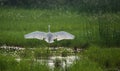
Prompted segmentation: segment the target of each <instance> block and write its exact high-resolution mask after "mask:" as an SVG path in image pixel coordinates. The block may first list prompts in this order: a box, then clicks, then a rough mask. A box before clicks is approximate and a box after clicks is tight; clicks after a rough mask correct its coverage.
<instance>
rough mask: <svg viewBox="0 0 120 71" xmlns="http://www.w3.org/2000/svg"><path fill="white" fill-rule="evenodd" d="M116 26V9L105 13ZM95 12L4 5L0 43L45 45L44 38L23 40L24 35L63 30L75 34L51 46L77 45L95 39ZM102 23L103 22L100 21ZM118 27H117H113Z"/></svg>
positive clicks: (96, 24)
mask: <svg viewBox="0 0 120 71" xmlns="http://www.w3.org/2000/svg"><path fill="white" fill-rule="evenodd" d="M102 16H108V17H109V16H110V17H111V18H113V20H110V22H113V23H114V24H116V25H115V26H116V27H119V24H118V23H119V22H120V20H119V19H120V18H119V17H120V13H119V12H118V13H105V14H102ZM99 20H100V19H99V15H98V14H88V13H79V14H78V13H77V12H70V11H60V10H39V9H21V8H20V9H14V8H10V9H8V8H7V9H4V8H0V45H4V44H6V45H12V46H13V45H14V46H24V47H34V46H46V45H48V44H47V43H45V41H39V40H36V39H35V40H26V39H25V38H24V35H25V34H27V33H30V32H33V31H37V30H38V31H45V32H47V31H48V27H47V26H48V25H49V24H50V25H51V31H52V32H57V31H67V32H69V33H71V34H73V35H75V39H74V40H71V41H67V40H63V41H60V42H59V43H58V42H56V43H54V44H53V46H69V47H70V46H78V47H80V45H81V44H84V43H86V42H91V43H97V42H99V40H100V37H99V32H98V31H99ZM101 21H102V20H101ZM103 23H104V22H103ZM117 30H119V28H118V29H117Z"/></svg>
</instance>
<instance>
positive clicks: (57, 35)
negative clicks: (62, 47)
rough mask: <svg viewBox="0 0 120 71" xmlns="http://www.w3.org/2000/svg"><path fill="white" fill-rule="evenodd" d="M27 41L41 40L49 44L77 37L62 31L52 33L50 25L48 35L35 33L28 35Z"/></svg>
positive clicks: (26, 36)
mask: <svg viewBox="0 0 120 71" xmlns="http://www.w3.org/2000/svg"><path fill="white" fill-rule="evenodd" d="M24 37H25V38H26V39H33V38H35V39H39V40H45V41H46V42H47V43H53V42H54V40H55V39H56V40H57V41H60V40H63V39H74V38H75V36H74V35H72V34H70V33H68V32H65V31H60V32H54V33H52V32H50V25H48V33H46V32H40V31H35V32H32V33H29V34H26V35H25V36H24Z"/></svg>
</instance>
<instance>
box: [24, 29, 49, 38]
mask: <svg viewBox="0 0 120 71" xmlns="http://www.w3.org/2000/svg"><path fill="white" fill-rule="evenodd" d="M46 34H47V33H45V32H39V31H35V32H32V33H29V34H26V35H24V37H25V38H26V39H32V38H36V39H40V40H43V39H44V38H45V37H46Z"/></svg>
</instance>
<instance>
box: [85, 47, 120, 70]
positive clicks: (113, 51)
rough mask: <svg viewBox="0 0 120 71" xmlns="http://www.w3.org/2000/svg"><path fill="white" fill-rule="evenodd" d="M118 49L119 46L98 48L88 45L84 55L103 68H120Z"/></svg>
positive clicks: (119, 50)
mask: <svg viewBox="0 0 120 71" xmlns="http://www.w3.org/2000/svg"><path fill="white" fill-rule="evenodd" d="M119 52H120V49H119V48H99V47H96V46H93V47H90V48H89V49H88V50H86V52H85V56H86V57H88V58H89V59H90V60H92V61H94V62H96V63H98V64H99V65H100V66H101V67H102V68H104V69H109V68H110V69H113V70H114V69H120V53H119Z"/></svg>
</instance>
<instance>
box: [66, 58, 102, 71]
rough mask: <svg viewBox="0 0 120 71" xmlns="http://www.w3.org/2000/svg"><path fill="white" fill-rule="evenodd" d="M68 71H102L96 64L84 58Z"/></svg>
mask: <svg viewBox="0 0 120 71" xmlns="http://www.w3.org/2000/svg"><path fill="white" fill-rule="evenodd" d="M68 69H69V71H103V70H102V68H101V67H100V66H99V65H98V64H97V63H95V62H93V61H91V60H89V59H86V58H81V59H80V60H78V61H76V62H75V63H74V64H73V65H72V66H70V67H69V68H68Z"/></svg>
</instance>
